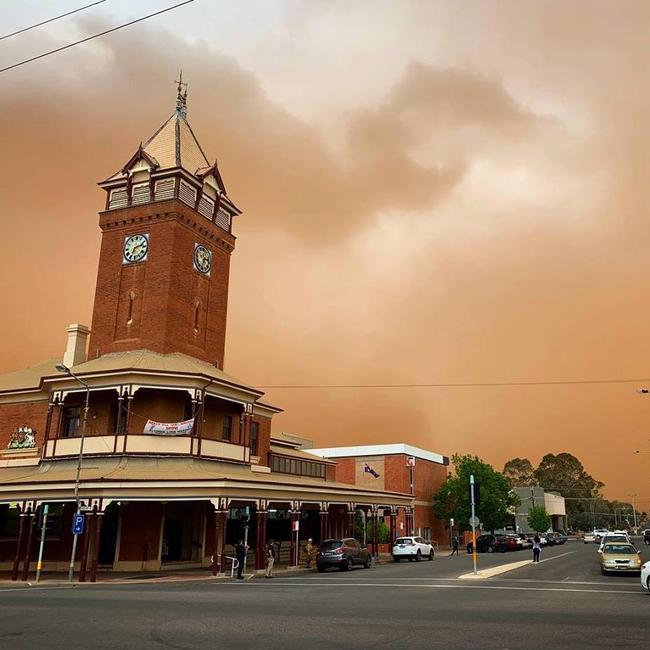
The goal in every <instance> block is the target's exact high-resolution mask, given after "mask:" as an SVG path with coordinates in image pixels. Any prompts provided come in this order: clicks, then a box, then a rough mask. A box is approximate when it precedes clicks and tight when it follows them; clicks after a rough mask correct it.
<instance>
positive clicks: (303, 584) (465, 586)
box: [219, 581, 646, 596]
mask: <svg viewBox="0 0 650 650" xmlns="http://www.w3.org/2000/svg"><path fill="white" fill-rule="evenodd" d="M221 584H223V585H234V584H235V583H233V582H224V583H221ZM244 584H248V585H255V586H262V585H263V586H265V587H266V586H269V587H271V586H276V587H279V586H282V587H399V588H404V589H501V590H506V591H566V592H574V593H589V594H614V595H617V594H633V595H636V596H645V595H646V594H645V593H643V592H641V591H639V590H635V591H623V590H621V589H616V590H614V589H571V588H569V589H562V588H561V587H515V586H511V585H495V584H491V585H477V584H475V583H465V582H463V584H457V585H448V584H446V585H436V584H430V585H420V584H418V585H400V584H391V583H381V582H379V583H377V582H339V583H331V582H316V581H310V582H273V583H268V582H245V583H244ZM219 586H221V585H219Z"/></svg>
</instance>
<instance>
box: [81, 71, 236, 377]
mask: <svg viewBox="0 0 650 650" xmlns="http://www.w3.org/2000/svg"><path fill="white" fill-rule="evenodd" d="M99 186H100V187H102V188H103V189H105V190H106V192H107V196H106V207H105V210H104V211H103V212H101V213H100V219H99V227H100V228H101V231H102V242H101V250H100V255H99V269H98V273H97V288H96V292H95V304H94V310H93V320H92V333H91V336H90V343H89V349H88V357H89V359H94V358H96V357H99V356H101V355H103V354H107V353H110V352H122V351H126V350H139V349H149V350H153V351H154V352H160V353H163V354H166V353H170V352H182V353H184V354H188V355H190V356H193V357H197V358H199V359H203V360H204V361H207V362H209V363H211V364H214V365H216V366H217V367H219V368H223V359H224V347H225V334H226V312H227V304H228V276H229V270H230V254H231V253H232V251H233V250H234V247H235V237H234V236H233V235H232V232H231V225H232V219H233V217H235V216H237V215H239V214H241V211H240V210H239V209H238V208H237V207H236V206H235V204H234V203H233V202H232V201H231V200H230V199H229V198H228V196H227V194H226V188H225V186H224V184H223V181H222V179H221V175H220V174H219V170H218V168H217V163H216V162H214V163H210V162H209V161H208V159H207V157H206V155H205V153H204V152H203V149H202V148H201V146H200V145H199V143H198V141H197V139H196V137H195V135H194V132H193V131H192V128H191V127H190V125H189V122H188V121H187V90H186V86H185V85H184V84H182V82H181V83H179V86H178V97H177V103H176V110H175V111H174V113H173V115H172V116H171V117H170V118H169V119H168V120H167V121H166V122H165V123H164V124H163V125H162V126H161V127H160V128H159V129H158V130H157V131H156V132H155V133H154V134H153V136H151V138H149V140H147V141H146V142H145V143H144V144H141V145H140V146H139V148H138V150H137V151H136V152H135V154H134V155H133V156H132V158H131V159H130V160H129V161H128V162H127V163H126V164H125V165H124V167H123V168H122V169H121V170H120V171H119V172H117V173H116V174H114V175H113V176H111V177H110V178H108V179H106V180H105V181H103V182H102V183H99Z"/></svg>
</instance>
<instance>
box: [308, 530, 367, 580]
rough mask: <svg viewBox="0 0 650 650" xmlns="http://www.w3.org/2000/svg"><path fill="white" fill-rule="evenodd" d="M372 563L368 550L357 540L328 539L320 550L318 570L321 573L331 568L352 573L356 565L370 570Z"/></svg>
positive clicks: (317, 563) (317, 561) (317, 558)
mask: <svg viewBox="0 0 650 650" xmlns="http://www.w3.org/2000/svg"><path fill="white" fill-rule="evenodd" d="M371 562H372V559H371V557H370V553H368V549H367V548H366V547H365V546H361V544H359V542H357V540H356V539H353V538H351V537H347V538H345V539H326V540H325V541H324V542H323V543H322V544H321V545H320V548H319V549H318V555H317V557H316V568H317V569H318V572H319V573H322V572H323V571H325V569H327V567H330V566H335V567H338V568H339V570H340V571H350V570H351V569H352V567H353V566H354V565H355V564H360V565H362V566H363V568H364V569H369V568H370V563H371Z"/></svg>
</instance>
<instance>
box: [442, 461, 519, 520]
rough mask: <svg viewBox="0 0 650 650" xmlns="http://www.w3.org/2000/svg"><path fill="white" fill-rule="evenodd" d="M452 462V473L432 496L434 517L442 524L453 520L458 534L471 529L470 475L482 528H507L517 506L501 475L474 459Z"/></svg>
mask: <svg viewBox="0 0 650 650" xmlns="http://www.w3.org/2000/svg"><path fill="white" fill-rule="evenodd" d="M451 460H452V463H453V465H454V472H453V474H450V475H449V476H448V477H447V480H446V481H445V482H444V483H443V484H442V485H441V486H440V489H439V490H438V491H437V492H436V493H435V494H434V496H433V511H434V514H435V515H436V517H438V518H439V519H442V520H443V521H447V520H449V519H451V518H452V517H453V519H454V520H455V521H456V524H457V525H458V526H459V528H460V529H461V530H468V529H469V528H470V525H469V518H470V516H471V506H470V500H469V477H470V475H471V474H473V475H474V478H475V480H476V481H477V482H478V483H479V484H480V490H481V498H480V503H479V504H478V505H477V506H476V515H477V517H478V518H479V519H480V521H481V523H482V524H483V526H484V527H485V528H487V529H489V530H494V529H495V528H501V527H502V526H505V525H506V524H508V523H509V522H510V521H511V518H512V508H514V507H515V506H516V505H518V503H519V499H518V497H517V495H516V494H514V493H513V492H512V491H511V490H510V486H509V485H508V481H507V480H506V478H505V477H504V476H503V474H501V473H500V472H497V471H496V470H495V469H494V468H493V467H492V466H491V465H488V464H487V463H485V462H483V461H482V460H481V459H480V458H477V457H476V456H469V455H467V456H461V455H458V454H456V455H454V456H453V457H452V459H451Z"/></svg>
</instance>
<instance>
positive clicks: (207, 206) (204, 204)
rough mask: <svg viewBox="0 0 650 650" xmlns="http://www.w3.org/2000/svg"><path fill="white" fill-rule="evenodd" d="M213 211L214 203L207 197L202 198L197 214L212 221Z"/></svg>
mask: <svg viewBox="0 0 650 650" xmlns="http://www.w3.org/2000/svg"><path fill="white" fill-rule="evenodd" d="M213 211H214V201H213V200H212V199H209V198H208V197H207V196H202V197H201V200H200V201H199V212H200V213H201V214H202V215H203V216H204V217H207V218H208V219H212V212H213Z"/></svg>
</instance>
